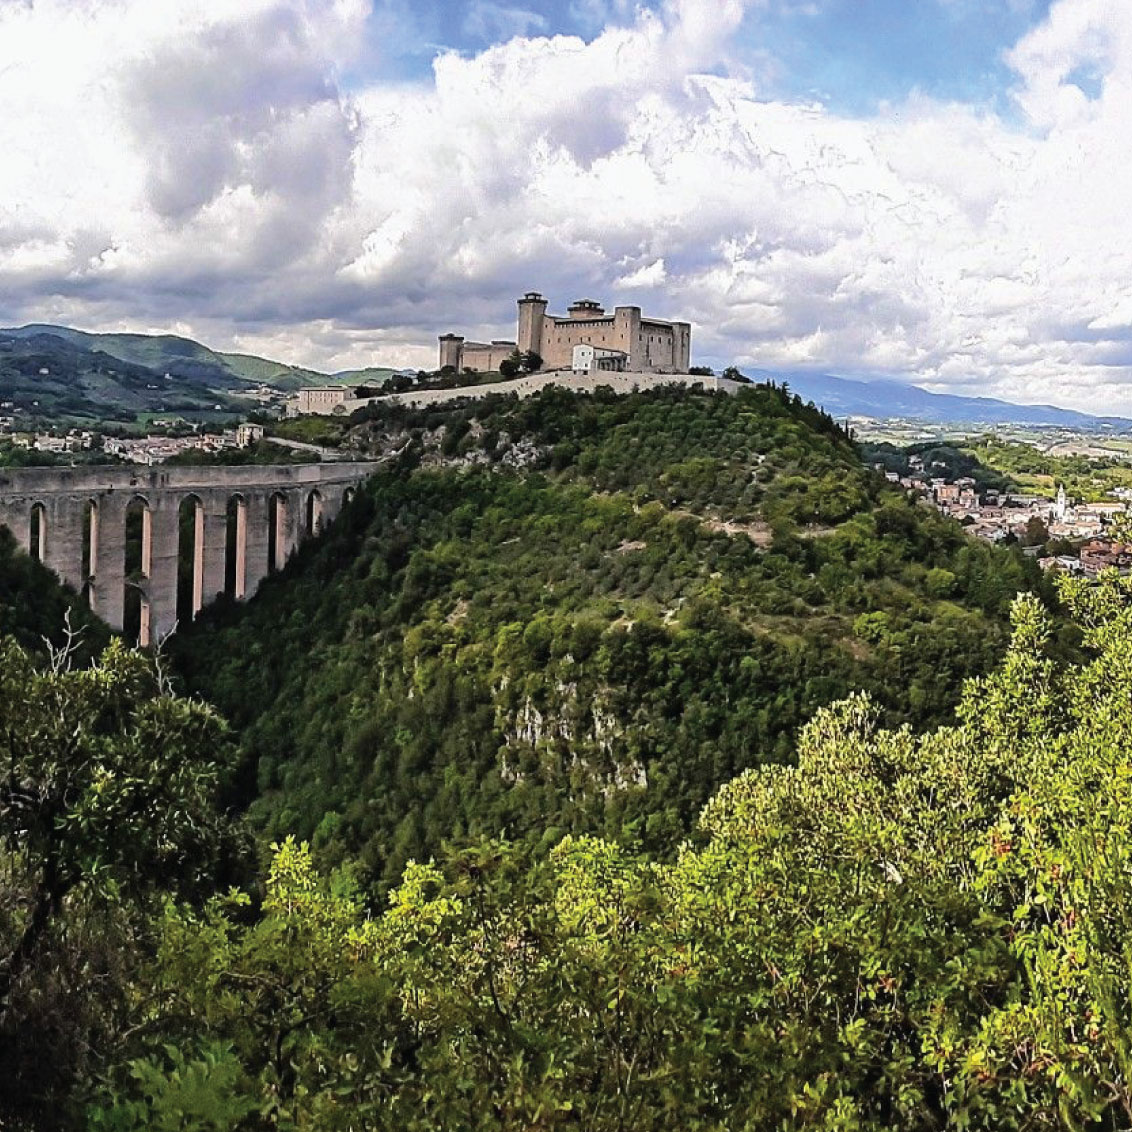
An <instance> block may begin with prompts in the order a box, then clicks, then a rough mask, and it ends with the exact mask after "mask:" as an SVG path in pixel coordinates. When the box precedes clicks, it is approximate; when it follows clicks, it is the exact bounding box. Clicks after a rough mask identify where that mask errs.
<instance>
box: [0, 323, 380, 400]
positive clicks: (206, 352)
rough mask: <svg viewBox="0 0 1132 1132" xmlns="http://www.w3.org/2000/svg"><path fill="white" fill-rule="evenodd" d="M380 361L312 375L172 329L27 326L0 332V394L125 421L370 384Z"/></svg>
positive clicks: (2, 397) (377, 380)
mask: <svg viewBox="0 0 1132 1132" xmlns="http://www.w3.org/2000/svg"><path fill="white" fill-rule="evenodd" d="M393 372H394V371H393V370H391V369H388V368H384V367H377V368H372V369H364V370H346V371H343V372H341V373H336V374H324V373H319V372H317V371H316V370H310V369H304V368H303V367H301V366H291V365H286V364H284V363H282V362H275V361H270V360H268V359H266V358H259V357H255V356H253V355H251V354H233V353H221V352H219V351H216V350H210V349H209V348H208V347H207V346H202V345H201V344H200V343H199V342H194V341H193V340H192V339H191V338H181V337H178V336H176V335H172V334H161V335H151V334H90V333H87V332H86V331H83V330H73V329H71V328H70V327H66V326H51V325H46V324H34V325H30V326H21V327H18V328H15V329H9V330H0V401H9V402H12V403H13V404H14V405H16V406H17V407H18V408H20V409H22V410H24V412H25V413H26V414H28V415H29V416H32V417H35V418H39V419H45V420H59V421H63V420H70V421H75V422H81V421H83V420H86V419H89V420H91V421H108V420H109V421H122V422H133V421H135V420H136V419H137V418H138V416H139V415H142V414H154V413H169V414H178V415H186V416H189V417H199V416H202V415H209V414H217V413H219V414H225V413H232V414H241V415H243V414H246V413H247V411H248V408H249V402H248V401H246V400H244V399H241V397H240V394H241V393H247V392H248V391H249V390H251V389H253V388H255V387H256V386H261V385H267V386H271V387H272V388H275V389H278V390H280V391H281V392H289V391H292V390H294V389H298V388H299V387H300V386H303V385H328V384H342V385H349V384H361V383H369V384H377V383H380V382H382V381H384V380H385V379H386V378H387V377H388V376H389V375H390V374H391V373H393Z"/></svg>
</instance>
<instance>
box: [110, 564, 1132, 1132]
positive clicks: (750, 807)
mask: <svg viewBox="0 0 1132 1132" xmlns="http://www.w3.org/2000/svg"><path fill="white" fill-rule="evenodd" d="M1062 585H1063V590H1062V596H1063V598H1064V600H1065V602H1066V604H1067V606H1068V608H1069V609H1070V610H1071V611H1072V613H1073V614H1074V616H1075V617H1076V618H1077V619H1078V621H1079V623H1080V624H1081V625H1082V626H1083V628H1084V631H1085V641H1086V647H1087V648H1088V650H1089V657H1088V659H1087V660H1086V662H1085V663H1083V664H1076V665H1072V664H1070V665H1066V664H1062V663H1059V662H1057V661H1055V660H1053V659H1052V658H1051V656H1050V655H1049V646H1050V640H1051V624H1050V621H1049V618H1048V616H1047V614H1045V613H1044V612H1043V610H1042V608H1041V606H1040V605H1039V604H1038V603H1037V602H1036V601H1035V600H1034V599H1033V598H1031V597H1022V598H1019V599H1018V600H1017V602H1016V603H1015V605H1014V609H1013V624H1014V635H1013V638H1012V642H1011V646H1010V649H1009V651H1008V653H1007V656H1006V657H1005V659H1004V661H1003V663H1002V664H1001V666H1000V667H999V668H998V669H997V670H996V671H995V672H993V673H992V674H991V675H990V676H988V677H986V678H984V679H981V680H976V681H972V682H970V683H969V684H968V686H967V688H966V690H965V693H964V696H963V699H962V702H961V704H960V706H959V709H958V712H957V714H956V717H955V719H954V721H953V723H952V724H951V725H949V726H947V727H942V728H939V729H936V730H934V731H929V732H926V733H923V734H920V735H915V734H913V733H912V732H911V731H910V730H909V729H907V728H903V729H899V730H889V729H885V728H882V727H880V726H879V724H878V713H877V710H876V708H875V706H874V705H873V704H872V703H871V702H870V701H869V699H868V697H865V696H861V695H855V696H853V697H851V698H849V699H848V700H845V701H842V702H841V703H839V704H837V705H835V706H833V707H831V708H826V709H823V710H821V711H819V712H818V713H817V715H816V716H815V717H814V718H813V720H812V721H811V722H810V723H809V724H808V725H807V727H806V728H805V730H804V732H803V734H802V736H801V738H800V741H799V749H798V762H797V765H796V766H779V767H761V768H757V769H752V770H749V771H747V772H745V773H744V774H742V775H741V776H739V777H738V778H736V779H734V780H733V781H732V782H731V783H729V784H728V785H727V786H726V787H724V788H723V789H722V790H721V791H720V792H719V793H718V794H717V795H716V797H715V798H714V799H713V800H712V801H711V803H710V804H709V805H708V806H707V807H706V808H705V809H704V811H703V813H702V815H701V819H700V822H699V830H698V836H697V840H696V842H695V843H693V844H688V845H685V846H684V847H683V848H682V849H681V850H680V851H679V852H678V853H677V854H676V855H675V856H674V857H673V858H671V859H669V860H664V861H657V860H649V859H647V858H644V857H642V856H640V855H638V854H637V853H634V852H632V851H630V850H628V849H626V848H625V847H623V846H619V845H616V844H614V843H612V842H609V841H606V840H603V839H600V838H595V837H576V838H574V837H571V838H566V839H564V840H562V841H561V842H560V843H559V844H558V845H557V847H556V848H554V849H553V851H552V852H551V853H550V854H549V856H548V857H546V858H545V859H542V860H536V861H535V862H534V863H533V864H531V863H529V862H527V861H525V860H523V859H522V858H520V857H517V856H516V855H515V853H514V851H513V850H512V849H510V848H509V847H507V846H505V845H492V844H483V845H479V846H477V847H475V848H473V849H470V850H467V851H465V852H462V853H460V854H458V855H456V856H454V857H453V858H451V859H450V860H449V861H448V862H447V863H446V864H445V865H444V866H442V867H438V866H436V865H433V864H429V865H412V866H410V867H409V868H408V869H407V870H406V873H405V876H404V878H403V882H402V884H401V885H400V886H399V887H398V888H396V889H395V890H394V891H393V892H392V894H391V895H390V898H389V903H388V907H387V909H386V910H385V912H384V913H383V914H381V915H379V916H367V915H366V914H365V912H364V911H363V908H362V906H361V903H360V901H359V900H358V899H357V897H356V896H355V895H353V894H352V890H351V888H350V886H349V883H348V880H346V879H344V878H341V877H338V878H335V877H331V878H320V877H319V876H318V875H317V874H316V872H315V871H314V869H313V867H312V864H311V860H310V855H309V853H308V852H307V851H306V850H305V849H301V848H299V847H296V846H295V845H293V844H284V845H283V846H281V847H280V848H279V849H278V851H277V856H276V861H275V865H274V867H273V872H272V875H271V878H270V880H269V886H268V898H267V900H266V901H265V903H264V906H263V913H262V915H261V916H260V917H259V918H258V919H256V920H255V921H254V922H253V923H251V924H246V923H242V922H240V920H241V917H237V916H236V915H235V914H234V913H233V911H232V909H234V908H236V907H237V906H238V902H237V901H236V900H235V898H229V899H228V900H227V901H226V902H219V901H218V902H215V903H214V904H213V906H212V907H211V909H210V910H209V911H208V913H207V914H206V915H205V916H204V917H203V918H202V917H198V916H196V915H194V914H193V913H191V912H187V911H185V910H183V909H178V908H176V907H173V906H171V907H170V908H169V911H168V912H167V919H166V937H165V942H164V944H163V947H162V949H161V953H160V956H159V960H158V966H157V969H156V973H155V975H154V976H153V979H152V980H151V985H156V986H157V987H158V988H159V992H160V993H158V994H156V995H154V996H151V999H150V1000H151V1001H152V1002H154V1003H156V1004H158V1007H157V1009H158V1016H157V1017H156V1018H152V1019H151V1024H153V1025H154V1026H155V1027H156V1028H157V1030H158V1032H162V1033H163V1035H164V1037H165V1040H167V1041H169V1042H171V1043H172V1047H173V1050H174V1051H175V1053H176V1056H177V1057H178V1058H181V1059H186V1058H191V1057H198V1056H199V1054H197V1053H194V1052H193V1051H195V1050H198V1049H199V1048H200V1041H201V1037H202V1033H203V1032H204V1031H205V1030H207V1032H208V1034H209V1035H210V1040H212V1041H220V1042H221V1043H223V1048H225V1049H230V1050H232V1051H233V1056H234V1057H235V1058H236V1059H237V1062H238V1064H237V1065H235V1066H233V1067H231V1071H230V1072H229V1071H227V1070H226V1071H225V1072H224V1073H223V1074H219V1073H218V1074H217V1086H216V1088H217V1092H218V1093H219V1100H223V1101H225V1103H231V1102H232V1101H233V1099H235V1100H239V1099H240V1097H241V1096H243V1097H245V1098H246V1099H247V1100H248V1101H249V1102H250V1101H252V1100H255V1101H256V1102H257V1103H258V1104H259V1105H260V1109H259V1111H261V1112H262V1113H264V1114H265V1117H264V1125H265V1126H268V1125H269V1124H270V1123H271V1122H275V1123H278V1124H283V1125H284V1126H289V1127H296V1128H315V1127H318V1128H335V1127H342V1128H346V1127H351V1128H361V1127H372V1128H379V1127H380V1128H404V1129H425V1128H437V1127H476V1128H480V1129H492V1130H500V1132H502V1130H508V1132H512V1130H513V1132H518V1130H519V1129H530V1128H541V1129H556V1128H561V1129H568V1128H579V1127H580V1128H587V1129H593V1130H595V1132H605V1130H609V1132H614V1130H623V1129H634V1130H644V1132H647V1130H653V1129H655V1130H657V1132H659V1130H661V1129H669V1128H672V1127H679V1128H682V1129H691V1130H709V1129H710V1130H712V1132H722V1130H723V1129H736V1128H739V1129H751V1130H754V1129H763V1128H815V1129H816V1128H825V1129H832V1128H869V1129H892V1130H895V1129H923V1130H925V1132H927V1130H931V1129H939V1128H944V1127H962V1128H979V1129H987V1130H991V1129H994V1130H998V1129H1008V1130H1009V1129H1019V1130H1020V1129H1023V1128H1026V1129H1029V1128H1040V1127H1050V1128H1053V1127H1065V1128H1085V1127H1106V1128H1119V1127H1125V1126H1126V1125H1127V1122H1128V1120H1129V1114H1130V1113H1132V1096H1130V1091H1129V1080H1130V1079H1132V1078H1130V1074H1129V1072H1128V1070H1129V1061H1128V1052H1127V1050H1128V1038H1127V1035H1128V1033H1129V1030H1130V1028H1132V1008H1130V1006H1129V1003H1132V965H1130V964H1129V961H1128V952H1127V948H1128V944H1127V940H1128V938H1129V937H1130V934H1132V880H1130V879H1129V878H1130V877H1132V653H1130V651H1129V649H1128V647H1127V642H1128V640H1129V638H1130V635H1132V580H1129V579H1120V578H1118V577H1117V576H1116V575H1115V574H1110V575H1108V576H1105V577H1103V578H1102V579H1101V582H1100V584H1099V585H1088V584H1085V583H1082V582H1070V581H1067V582H1063V583H1062ZM513 638H514V639H513V640H512V644H513V645H517V643H518V640H517V637H515V636H514V635H513ZM748 667H750V666H748ZM280 1043H282V1044H280ZM280 1050H282V1056H280V1055H279V1051H280ZM171 1056H172V1055H171V1054H170V1053H168V1052H167V1051H163V1052H151V1053H150V1054H149V1055H148V1065H149V1069H148V1070H147V1072H146V1073H145V1074H143V1076H144V1077H145V1079H146V1080H149V1081H152V1079H153V1074H154V1073H158V1074H160V1073H161V1072H166V1073H167V1071H166V1070H162V1068H161V1067H162V1066H163V1065H168V1063H169V1061H168V1059H169V1058H170V1057H171ZM178 1064H180V1063H178ZM134 1076H135V1080H136V1079H138V1074H137V1073H136V1072H135V1075H134ZM233 1080H239V1081H241V1082H243V1084H242V1086H241V1089H242V1090H243V1091H242V1093H240V1092H237V1094H236V1096H235V1098H233V1095H232V1084H231V1083H232V1081H233ZM120 1088H125V1089H126V1092H125V1093H119V1095H118V1097H117V1099H116V1100H115V1101H114V1103H115V1104H117V1105H122V1104H125V1103H136V1101H134V1100H132V1099H131V1097H130V1096H129V1095H128V1085H127V1086H120ZM148 1088H149V1090H150V1093H151V1095H157V1094H158V1093H160V1089H155V1088H154V1086H153V1085H150V1086H148Z"/></svg>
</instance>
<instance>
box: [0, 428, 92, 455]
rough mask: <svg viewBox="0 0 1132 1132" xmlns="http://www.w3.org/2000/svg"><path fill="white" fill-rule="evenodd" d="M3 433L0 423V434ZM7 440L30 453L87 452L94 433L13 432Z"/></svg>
mask: <svg viewBox="0 0 1132 1132" xmlns="http://www.w3.org/2000/svg"><path fill="white" fill-rule="evenodd" d="M3 431H4V428H3V421H0V433H2V432H3ZM9 439H10V440H11V441H12V444H13V445H15V447H17V448H25V449H27V450H28V451H30V452H56V453H60V452H89V451H90V450H91V449H92V448H93V447H94V446H95V438H94V433H93V432H89V431H87V430H85V429H77V428H72V429H70V430H68V431H67V432H65V433H63V434H61V435H56V434H54V433H50V432H15V433H11V434H10V437H9Z"/></svg>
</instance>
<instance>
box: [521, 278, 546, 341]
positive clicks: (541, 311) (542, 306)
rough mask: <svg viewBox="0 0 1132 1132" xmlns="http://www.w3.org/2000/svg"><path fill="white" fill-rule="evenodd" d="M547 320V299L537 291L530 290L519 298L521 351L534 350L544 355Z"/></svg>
mask: <svg viewBox="0 0 1132 1132" xmlns="http://www.w3.org/2000/svg"><path fill="white" fill-rule="evenodd" d="M545 321H546V300H545V299H544V298H543V297H542V296H541V295H540V294H539V293H538V292H537V291H528V292H527V293H526V294H525V295H524V296H523V297H522V298H521V299H520V300H519V333H518V342H519V353H520V354H526V353H529V352H530V351H532V350H533V351H534V352H535V353H536V354H538V355H539V356H540V357H541V356H542V326H543V323H544V322H545Z"/></svg>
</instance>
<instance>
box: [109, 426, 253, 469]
mask: <svg viewBox="0 0 1132 1132" xmlns="http://www.w3.org/2000/svg"><path fill="white" fill-rule="evenodd" d="M262 439H263V426H262V425H257V424H242V425H240V426H239V427H238V428H235V429H225V431H224V432H221V433H215V434H213V433H204V434H201V435H192V436H142V437H116V436H108V437H107V438H106V439H105V440H104V441H103V450H104V451H105V452H106V453H107V454H108V455H111V456H117V457H119V458H120V459H122V460H128V461H129V462H130V463H131V464H146V465H150V466H152V465H154V464H163V463H165V461H166V460H168V459H169V458H170V457H171V456H177V455H179V454H180V453H182V452H191V451H199V452H222V451H223V450H224V449H225V448H250V447H251V446H252V445H253V444H255V443H256V441H258V440H262Z"/></svg>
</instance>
